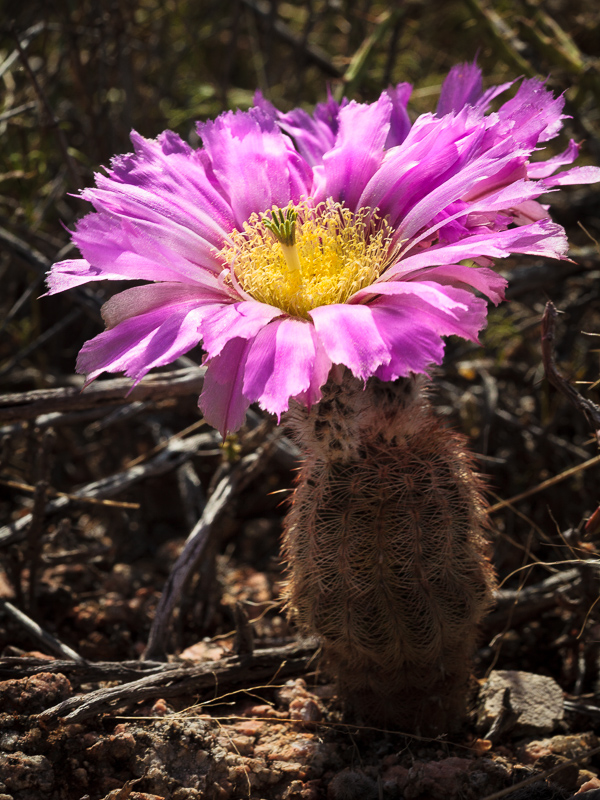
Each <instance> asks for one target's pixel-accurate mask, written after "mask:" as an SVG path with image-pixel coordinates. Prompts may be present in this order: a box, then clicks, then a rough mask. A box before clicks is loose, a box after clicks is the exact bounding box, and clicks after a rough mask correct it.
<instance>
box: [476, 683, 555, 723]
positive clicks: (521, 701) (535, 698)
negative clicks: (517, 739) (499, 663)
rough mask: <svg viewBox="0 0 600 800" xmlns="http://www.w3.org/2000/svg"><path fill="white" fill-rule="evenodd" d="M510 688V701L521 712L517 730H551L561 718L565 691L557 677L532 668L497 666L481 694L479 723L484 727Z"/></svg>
mask: <svg viewBox="0 0 600 800" xmlns="http://www.w3.org/2000/svg"><path fill="white" fill-rule="evenodd" d="M507 688H508V689H510V704H511V706H512V708H513V710H514V711H515V712H516V713H519V714H520V716H519V718H518V720H517V721H516V723H515V725H514V728H513V732H514V733H517V734H520V735H527V734H532V733H533V734H535V733H550V732H551V731H552V730H554V728H555V727H556V725H557V724H558V722H560V720H562V718H563V716H564V710H563V693H562V689H561V688H560V686H559V685H558V684H557V683H556V681H554V680H552V678H547V677H545V676H544V675H534V674H532V673H530V672H520V671H517V670H496V671H494V672H492V673H491V674H490V677H489V678H488V680H487V681H486V683H485V685H484V686H483V688H482V690H481V692H480V695H479V700H480V707H479V710H478V725H479V726H480V728H481V729H486V728H489V727H490V726H491V725H492V723H493V722H494V720H495V719H496V718H497V717H498V715H499V714H500V712H501V709H502V698H503V695H504V691H505V689H507Z"/></svg>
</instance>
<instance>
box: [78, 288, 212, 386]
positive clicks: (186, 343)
mask: <svg viewBox="0 0 600 800" xmlns="http://www.w3.org/2000/svg"><path fill="white" fill-rule="evenodd" d="M140 288H148V287H140ZM204 313H205V310H204V309H203V308H202V307H200V308H199V307H198V306H197V304H195V305H192V306H190V304H189V303H185V304H181V305H178V306H177V305H176V306H169V305H166V306H161V307H159V308H156V309H153V310H152V311H149V312H147V313H143V314H140V315H137V316H135V317H130V318H129V319H125V320H123V322H120V323H119V324H118V325H116V326H115V327H114V328H111V329H110V330H107V331H104V333H101V334H99V335H98V336H96V337H95V338H94V339H91V340H90V341H88V342H86V343H85V344H84V345H83V347H82V348H81V351H80V353H79V358H78V359H77V371H78V372H83V373H85V374H86V376H87V382H88V383H89V382H90V381H93V380H94V379H95V378H97V377H98V375H100V374H101V373H102V372H121V371H124V372H125V374H126V375H127V376H128V377H129V378H133V379H134V383H138V382H139V381H140V380H141V379H142V378H143V377H144V375H145V374H146V373H147V372H148V371H149V370H151V369H152V368H153V367H160V366H163V365H164V364H170V363H171V362H172V361H175V359H176V358H179V356H181V355H183V353H187V352H188V350H191V348H192V347H194V346H195V345H197V344H198V342H199V341H200V336H201V333H200V329H201V323H202V318H203V316H204Z"/></svg>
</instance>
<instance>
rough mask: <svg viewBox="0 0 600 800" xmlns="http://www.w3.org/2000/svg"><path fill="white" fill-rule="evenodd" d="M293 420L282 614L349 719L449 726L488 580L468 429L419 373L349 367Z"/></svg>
mask: <svg viewBox="0 0 600 800" xmlns="http://www.w3.org/2000/svg"><path fill="white" fill-rule="evenodd" d="M288 425H289V426H290V427H291V429H292V430H293V432H294V435H295V437H296V438H297V440H298V442H299V444H300V445H301V447H302V449H303V451H304V454H305V461H304V463H303V466H302V469H301V472H300V475H299V478H298V483H297V486H296V489H295V492H294V496H293V501H292V506H291V509H290V510H289V512H288V515H287V517H286V525H285V534H284V541H283V547H284V555H285V558H286V560H287V562H288V567H289V583H288V586H287V603H288V609H289V612H290V614H291V616H292V617H294V618H295V619H296V621H297V623H298V625H299V627H300V628H301V630H303V631H304V632H305V633H311V634H317V635H318V637H319V638H320V640H321V643H322V649H323V655H324V660H325V661H324V663H325V666H326V668H327V669H328V671H330V672H332V673H334V674H335V675H336V676H337V679H338V683H339V689H340V693H341V695H342V696H343V697H344V698H345V702H346V709H347V712H348V714H349V715H350V716H351V717H352V718H354V719H356V720H358V721H363V722H369V723H376V724H378V725H388V726H389V725H393V726H399V727H400V728H401V729H403V730H411V731H413V732H418V733H421V734H428V735H436V734H438V733H441V732H445V731H449V730H452V729H453V728H455V727H456V726H457V724H458V723H460V721H461V720H462V718H463V716H464V713H465V711H466V708H467V703H468V692H469V686H470V681H471V665H470V661H471V657H472V654H473V650H474V647H475V643H476V637H477V629H478V625H479V623H480V621H481V619H482V617H483V616H484V614H485V613H486V611H487V610H488V608H489V606H490V603H491V596H492V590H493V587H494V574H493V570H492V567H491V565H490V563H489V560H488V558H487V547H488V545H487V541H486V538H485V518H486V517H485V504H484V501H483V499H482V494H481V482H480V479H479V478H478V476H477V475H476V474H475V473H474V472H473V467H472V457H471V456H470V455H469V454H468V453H467V452H466V450H465V445H464V441H463V437H461V436H460V435H458V434H457V433H454V432H452V431H450V430H448V429H446V428H445V427H444V426H443V425H442V424H441V422H440V421H439V420H438V419H437V418H436V416H435V414H434V411H433V409H432V408H431V406H430V404H429V402H428V400H427V397H426V391H425V388H424V384H423V382H422V379H421V378H402V379H399V380H397V381H396V382H394V383H384V382H382V381H380V380H378V379H377V378H371V379H369V381H368V382H367V383H366V386H364V387H363V384H362V382H360V381H358V380H357V379H356V378H353V377H352V376H351V375H350V374H349V373H345V375H344V376H343V378H342V379H341V382H339V383H336V382H335V381H333V380H332V379H330V381H329V383H328V384H327V386H326V387H325V392H324V396H323V399H322V400H321V402H320V403H319V404H318V405H316V406H313V408H312V409H311V410H310V411H307V410H306V409H305V408H301V407H300V406H299V405H298V406H296V407H295V408H293V409H292V410H291V411H290V412H289V416H288Z"/></svg>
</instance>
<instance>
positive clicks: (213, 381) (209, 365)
mask: <svg viewBox="0 0 600 800" xmlns="http://www.w3.org/2000/svg"><path fill="white" fill-rule="evenodd" d="M249 347H250V343H249V342H247V341H246V340H245V339H231V341H229V342H227V344H226V345H225V346H224V348H223V350H222V351H221V353H220V354H219V355H218V356H215V358H211V359H210V361H207V362H206V375H205V376H204V385H203V387H202V394H201V395H200V399H199V401H198V405H199V406H200V410H201V411H202V414H203V415H204V417H205V419H206V421H207V422H208V423H209V424H210V425H212V426H213V428H216V429H217V430H218V431H220V433H221V435H222V436H223V438H225V436H226V435H227V433H228V432H232V431H236V430H237V429H238V428H240V427H241V426H242V425H243V424H244V419H245V417H246V410H247V409H248V406H249V405H250V400H248V398H247V397H245V396H244V394H243V393H242V383H243V380H244V369H245V367H246V358H247V355H248V349H249Z"/></svg>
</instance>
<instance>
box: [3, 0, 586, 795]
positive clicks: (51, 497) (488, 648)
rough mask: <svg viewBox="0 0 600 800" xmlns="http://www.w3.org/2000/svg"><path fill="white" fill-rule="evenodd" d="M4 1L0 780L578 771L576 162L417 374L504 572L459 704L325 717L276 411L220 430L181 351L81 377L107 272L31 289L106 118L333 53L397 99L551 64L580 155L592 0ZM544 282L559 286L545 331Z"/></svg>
mask: <svg viewBox="0 0 600 800" xmlns="http://www.w3.org/2000/svg"><path fill="white" fill-rule="evenodd" d="M8 5H9V9H8V18H9V20H10V24H9V23H7V24H6V25H5V24H4V21H3V22H2V26H1V27H0V79H1V80H2V82H3V83H2V88H3V100H2V101H3V104H4V105H3V106H2V110H0V164H1V165H2V166H1V167H0V277H1V279H2V290H1V291H0V319H1V320H2V321H1V322H0V333H1V334H2V338H0V392H2V394H1V395H0V442H1V446H0V800H40V798H44V800H109V799H111V800H117V798H118V799H119V800H126V799H127V798H131V799H132V800H159V798H163V800H187V798H203V799H204V798H206V800H213V799H214V800H221V798H222V799H223V800H226V798H231V799H232V800H242V799H243V798H248V799H249V800H300V798H302V799H303V800H324V799H325V798H327V800H369V799H370V798H373V799H374V800H382V798H383V799H384V800H393V799H395V798H397V799H398V800H438V799H439V800H500V798H510V800H545V799H546V798H548V799H550V798H554V799H555V800H567V799H568V798H571V797H573V796H575V795H576V796H577V797H578V798H581V799H582V800H597V798H598V797H600V780H599V778H598V775H599V774H600V699H599V693H600V664H599V651H600V647H599V642H600V605H599V604H598V597H599V595H600V580H599V572H598V563H599V559H598V549H597V540H598V535H599V534H600V510H599V508H598V503H599V502H600V493H599V491H598V487H599V485H600V482H599V475H600V460H599V459H598V456H597V453H598V441H597V429H598V428H599V427H600V423H599V420H598V415H597V409H595V407H594V406H593V405H590V402H589V401H591V402H592V403H593V402H596V403H598V402H600V401H599V396H598V388H597V387H596V386H595V382H596V381H597V380H598V376H599V372H600V371H599V369H598V366H599V362H598V341H599V340H598V338H597V337H598V335H599V334H600V288H599V287H600V249H599V246H598V241H600V200H599V195H598V193H597V191H595V190H594V188H593V187H591V188H588V187H581V188H577V187H565V189H564V190H561V192H560V193H558V194H557V195H553V196H552V197H551V198H549V201H550V200H551V202H552V214H553V217H554V218H555V219H556V220H557V221H558V222H560V223H561V224H562V225H563V226H564V227H565V228H566V229H567V233H568V236H569V240H570V242H571V244H572V250H571V253H570V257H571V259H572V260H571V261H569V262H562V263H550V262H547V261H544V260H542V259H533V258H532V259H525V258H523V259H513V260H511V261H507V262H505V263H503V264H502V265H501V266H502V270H503V272H504V274H506V275H507V277H508V278H509V282H510V288H509V292H508V295H507V297H508V302H506V303H504V304H503V305H501V306H500V307H499V308H498V309H492V310H491V312H490V317H489V326H488V329H487V330H486V332H485V333H484V334H483V336H482V346H476V345H471V344H467V343H465V342H459V341H450V342H449V344H448V349H447V358H446V361H445V363H444V365H443V367H442V368H440V369H439V370H437V372H436V374H435V375H434V376H433V382H432V400H433V403H434V405H435V407H436V409H437V412H438V413H439V414H440V415H441V416H442V417H443V418H444V420H445V421H446V422H447V424H448V425H449V426H451V427H453V428H454V429H457V430H460V431H461V432H462V433H463V434H464V435H465V436H466V437H467V439H468V441H469V446H470V447H471V448H472V449H473V451H474V452H475V453H476V455H477V460H478V464H479V468H480V471H481V473H482V474H483V476H484V478H485V481H486V483H487V485H488V487H489V488H488V498H489V502H490V508H489V519H490V523H491V525H490V538H491V540H492V543H493V550H494V555H493V561H494V565H495V568H496V570H497V573H498V577H499V589H498V592H497V595H496V605H495V608H494V609H493V610H492V612H491V613H490V615H489V617H488V618H487V620H486V621H485V623H484V625H483V627H482V630H481V632H480V637H479V649H478V650H477V653H476V658H475V663H474V676H475V678H474V680H475V685H474V690H476V691H474V698H473V710H472V716H471V718H470V719H469V720H467V722H466V723H465V724H464V725H463V727H462V728H460V730H459V731H458V732H457V733H454V734H453V735H451V736H447V737H441V738H439V739H435V740H431V739H423V738H419V737H418V736H415V735H410V734H409V733H407V732H405V731H394V730H383V729H382V727H378V726H377V725H373V726H372V727H369V728H365V727H364V726H359V725H354V724H349V723H347V722H346V721H345V719H344V716H343V707H342V704H341V701H340V698H339V697H338V696H337V692H336V687H335V685H334V684H333V683H332V681H331V679H330V678H329V676H328V675H327V674H326V672H324V670H323V669H322V667H321V665H320V662H319V653H318V645H317V644H316V643H315V642H311V641H303V640H300V639H299V637H298V634H297V632H296V631H295V630H294V628H293V626H291V625H290V623H289V622H288V620H287V617H286V614H285V611H284V610H283V609H282V607H281V596H282V582H283V581H284V580H285V573H284V569H283V567H282V565H281V563H280V559H279V539H280V535H281V530H282V519H283V516H284V514H285V509H286V506H287V502H288V500H289V498H290V495H291V492H292V490H293V482H294V475H295V470H296V469H297V466H298V452H297V450H296V449H295V447H294V445H293V444H292V443H291V442H290V441H289V440H288V439H287V438H286V431H285V429H284V428H281V429H278V428H277V427H276V426H275V424H274V421H273V420H272V419H269V418H268V416H267V415H263V414H262V413H260V412H259V411H258V410H257V409H252V410H251V412H250V414H249V416H248V419H247V424H246V426H245V428H244V429H243V430H242V431H241V432H240V434H239V436H237V437H234V438H231V439H229V440H228V441H227V442H225V444H224V445H223V444H222V443H221V441H220V438H219V437H218V435H217V434H215V433H214V431H212V430H211V429H210V428H209V427H208V426H207V425H205V424H204V423H203V422H202V420H201V418H200V415H199V412H198V408H197V396H198V394H199V392H200V390H201V386H202V369H201V368H199V367H198V366H197V365H198V364H199V363H200V362H201V359H202V353H201V352H200V351H199V350H196V351H193V352H191V353H190V354H189V356H187V357H186V358H184V359H180V360H179V361H178V362H177V363H176V364H174V365H172V366H171V367H169V368H168V369H165V370H163V371H160V372H157V373H156V374H155V375H152V376H149V377H147V378H146V379H145V380H144V381H143V382H142V383H141V384H139V385H138V386H137V387H136V388H135V389H134V390H133V391H132V392H130V393H128V392H129V390H130V383H129V381H127V380H124V379H121V378H118V377H115V378H112V379H109V380H104V379H102V380H99V381H97V382H96V383H95V384H93V385H92V386H90V387H88V388H87V389H86V390H85V391H83V392H82V391H81V387H82V379H81V378H80V377H75V376H74V365H75V360H76V354H77V351H78V350H79V349H80V347H81V345H82V343H83V342H84V341H85V340H86V339H89V338H91V337H92V336H94V335H96V334H97V333H98V332H99V331H100V330H101V327H102V321H101V317H100V312H99V310H100V307H101V305H102V303H103V302H104V301H105V300H106V299H107V298H108V297H110V296H111V295H112V294H114V292H115V291H117V290H118V289H119V287H118V286H116V285H110V286H103V285H102V286H101V285H100V284H94V285H92V286H91V288H90V287H87V288H86V287H82V288H80V289H77V290H74V291H71V292H69V293H67V294H65V295H64V296H55V297H52V298H41V299H38V296H39V295H40V294H41V293H42V291H43V278H44V273H45V272H46V270H47V269H48V268H49V266H50V265H51V263H52V262H53V261H56V260H60V259H62V258H66V257H71V256H74V255H75V252H74V250H72V248H71V246H70V245H69V237H68V234H67V232H66V231H64V229H63V227H62V224H65V225H67V226H69V227H72V226H73V224H74V222H75V220H76V219H77V218H79V217H80V216H81V215H82V214H83V213H84V211H86V210H87V209H84V204H83V203H81V201H80V200H78V199H77V198H76V197H74V196H73V193H74V192H76V191H77V190H78V189H79V188H81V187H82V186H88V185H91V183H92V182H93V177H92V173H93V171H94V170H95V169H98V165H100V164H106V163H108V161H109V159H110V157H111V156H112V155H113V154H114V153H121V152H126V151H127V150H128V149H130V145H129V141H128V135H129V131H130V129H131V128H132V127H135V128H136V129H137V130H139V131H140V132H141V133H142V134H143V135H145V136H150V137H151V136H155V135H157V134H158V132H159V131H161V130H163V129H165V128H167V127H168V128H172V129H174V130H177V131H178V132H179V133H181V135H182V136H183V137H184V138H186V139H189V140H190V141H192V142H193V143H195V142H196V139H194V134H193V124H192V121H193V120H195V119H206V118H208V117H212V116H215V115H216V114H218V113H220V112H221V111H222V110H223V109H225V108H230V107H237V106H241V107H247V106H248V105H249V104H250V103H251V101H252V96H253V93H254V90H255V89H256V88H257V86H258V87H260V88H261V89H262V90H263V91H264V92H265V94H266V96H268V97H269V98H270V99H271V100H272V101H273V102H275V103H276V104H277V105H279V107H281V108H285V109H288V108H291V107H293V106H295V105H297V104H298V103H303V104H310V103H313V102H314V101H315V100H317V99H322V98H323V97H324V91H325V90H324V87H325V84H326V83H327V82H330V83H331V85H332V87H333V90H334V91H335V92H338V91H339V90H344V91H345V92H346V94H347V95H348V96H351V97H356V98H358V99H361V100H365V101H366V100H369V101H371V100H373V99H374V98H376V97H377V96H379V93H380V92H381V89H382V87H383V86H385V85H387V84H388V83H389V82H397V81H405V80H410V81H412V82H413V83H415V85H416V87H417V88H416V90H415V92H414V94H413V98H412V100H411V104H412V105H411V109H412V111H411V113H419V112H421V111H425V110H430V109H431V108H434V107H435V101H436V98H437V93H439V89H440V85H441V81H442V79H443V75H444V74H445V73H446V72H447V71H448V69H449V68H450V67H451V66H452V65H453V64H456V63H459V62H460V61H463V60H464V59H465V58H473V57H474V56H475V52H476V51H477V50H479V63H480V64H481V65H482V67H483V69H484V74H485V76H486V79H485V80H486V86H489V85H492V84H500V83H502V82H504V81H507V80H513V79H516V78H517V77H518V76H519V75H541V76H542V77H546V76H548V75H550V79H549V85H550V87H551V88H552V89H553V91H555V93H557V94H558V93H560V92H563V91H566V92H567V94H566V98H567V108H566V111H567V113H568V114H569V115H570V116H571V117H572V119H569V120H566V121H565V125H566V129H565V136H564V137H563V138H562V139H561V141H560V142H559V144H558V148H559V149H562V148H564V147H565V146H566V143H567V141H568V138H569V137H572V138H575V139H576V140H577V141H582V140H585V142H584V145H583V149H582V154H583V156H582V160H581V163H594V162H596V163H597V162H598V159H599V158H600V136H599V134H598V121H599V111H598V108H599V107H600V104H599V102H598V100H599V98H600V90H599V88H598V87H599V86H600V83H599V82H598V59H597V49H598V37H597V30H598V11H597V10H596V9H595V7H594V4H589V3H587V4H585V3H583V2H580V0H570V2H566V0H552V2H549V3H547V4H546V3H533V2H530V0H507V2H506V3H503V4H490V3H487V2H484V0H468V2H466V1H463V0H448V2H446V3H443V4H436V3H422V2H419V0H412V1H411V2H407V3H403V4H398V8H397V9H395V10H394V13H393V14H390V13H388V12H389V11H390V9H391V6H390V4H388V3H386V2H380V1H379V0H373V2H369V1H367V2H364V3H360V4H357V3H354V2H353V1H352V0H349V1H348V2H346V0H340V2H337V0H336V2H327V3H320V2H315V3H301V2H289V3H279V4H277V3H272V4H270V9H271V10H269V9H268V8H266V6H268V5H269V4H268V3H267V4H263V3H261V2H255V0H243V2H242V1H241V0H240V2H238V1H237V0H235V2H234V1H233V0H224V2H222V3H221V2H219V3H214V2H211V0H198V2H193V3H192V2H187V1H186V0H181V2H177V3H166V2H163V0H160V2H158V0H157V1H156V2H155V1H154V0H129V2H127V3H116V4H115V3H110V2H105V1H104V0H102V1H101V0H81V2H78V3H75V4H73V3H67V2H66V0H65V2H63V1H62V0H56V1H55V2H52V3H43V4H36V3H12V2H9V4H8ZM358 5H360V9H358ZM492 5H493V6H497V7H498V13H500V15H501V16H500V17H498V16H497V14H496V15H495V12H494V10H493V9H490V6H492ZM400 6H401V8H400ZM357 9H358V10H357ZM392 10H393V9H392ZM549 14H550V16H548V15H549ZM16 37H17V38H18V39H19V43H20V46H21V50H22V52H19V49H18V48H17V45H16V43H15V38H16ZM340 96H341V95H340ZM57 120H58V121H57ZM557 152H558V151H557ZM61 223H62V224H61ZM547 300H551V301H552V302H553V303H554V305H555V307H556V308H557V309H558V311H559V312H560V313H559V315H558V317H557V318H556V319H554V318H550V317H547V318H546V322H547V324H548V323H550V324H552V323H553V324H554V326H555V327H554V330H550V333H551V334H552V336H551V337H550V338H548V336H546V339H545V344H544V346H542V339H541V334H542V328H541V325H542V317H543V315H544V310H545V307H546V301H547ZM547 333H548V329H547V328H546V334H547ZM555 370H558V372H557V371H555ZM548 373H549V375H548ZM546 376H548V377H549V378H550V380H548V379H547V377H546ZM561 376H562V377H561Z"/></svg>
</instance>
